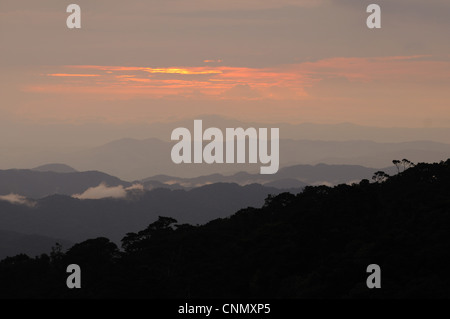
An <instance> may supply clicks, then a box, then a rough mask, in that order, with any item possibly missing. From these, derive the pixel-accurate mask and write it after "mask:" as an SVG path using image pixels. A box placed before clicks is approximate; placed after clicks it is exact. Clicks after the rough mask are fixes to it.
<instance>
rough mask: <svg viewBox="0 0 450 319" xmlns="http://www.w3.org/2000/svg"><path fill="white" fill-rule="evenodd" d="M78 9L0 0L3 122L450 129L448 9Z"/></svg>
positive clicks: (274, 0)
mask: <svg viewBox="0 0 450 319" xmlns="http://www.w3.org/2000/svg"><path fill="white" fill-rule="evenodd" d="M73 2H74V3H77V4H78V5H80V7H81V10H82V28H81V29H79V30H69V29H68V28H67V27H66V18H67V16H68V15H69V14H68V13H66V7H67V5H68V4H70V3H72V2H69V1H61V0H43V1H30V0H28V1H10V0H2V1H1V3H0V43H1V44H0V45H1V59H0V67H1V73H0V81H1V87H0V90H1V91H0V93H1V104H0V116H1V120H0V122H1V123H0V124H5V123H7V125H8V127H9V128H14V127H24V125H28V124H29V125H43V124H46V123H67V124H68V125H72V124H74V123H78V124H79V123H109V124H110V125H119V124H124V123H127V124H133V123H152V122H155V121H163V122H165V121H172V120H177V119H186V118H192V119H194V118H196V117H198V116H200V115H204V114H215V115H221V116H225V117H230V118H234V119H238V120H241V121H253V122H255V121H261V122H269V123H270V122H288V123H303V122H312V123H341V122H351V123H355V124H360V125H370V126H398V127H424V126H427V127H429V126H432V127H450V103H449V101H450V89H449V87H450V43H449V38H448V35H449V34H450V19H449V18H448V17H449V14H450V2H449V1H447V0H432V1H418V0H394V1H392V0H390V1H350V0H336V1H327V0H323V1H310V0H297V1H295V0H258V1H257V0H239V1H237V0H236V1H234V0H227V1H211V0H210V1H206V0H192V1H187V0H164V1H137V0H130V1H118V0H107V1H106V0H95V1H92V0H90V1H85V0H77V1H73ZM373 2H375V3H378V4H379V5H380V6H381V9H382V28H381V29H377V30H370V29H368V28H367V26H366V18H367V16H368V14H367V13H366V7H367V5H368V4H370V3H373ZM27 123H28V124H27ZM5 125H6V124H5ZM3 126H4V125H3Z"/></svg>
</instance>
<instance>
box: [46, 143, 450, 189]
mask: <svg viewBox="0 0 450 319" xmlns="http://www.w3.org/2000/svg"><path fill="white" fill-rule="evenodd" d="M174 144H175V143H174V142H164V141H161V140H158V139H154V138H151V139H145V140H136V139H121V140H117V141H114V142H111V143H108V144H105V145H102V146H100V147H95V148H91V149H89V150H83V151H78V152H74V153H70V154H60V155H58V156H53V157H52V160H53V161H54V160H55V159H57V161H58V162H61V163H65V164H68V165H70V166H72V167H74V168H76V169H77V170H80V171H84V170H99V171H102V172H106V173H108V174H111V175H114V176H117V177H119V178H121V179H123V180H127V181H132V180H137V179H141V178H143V176H152V175H157V174H166V175H173V176H178V177H195V176H200V175H209V174H215V173H219V174H227V175H230V174H234V173H237V172H240V171H246V172H253V173H257V172H259V168H260V166H261V164H178V165H177V164H174V163H173V162H172V160H171V157H170V153H171V149H172V147H173V145H174ZM449 157H450V145H449V144H443V143H436V142H426V141H421V142H403V143H375V142H371V141H345V142H338V141H317V140H287V139H283V140H280V166H281V167H286V166H292V165H297V164H319V163H325V164H349V165H362V166H366V167H375V168H381V167H386V166H389V165H390V164H391V163H392V160H394V159H403V158H407V159H409V160H411V161H413V162H438V161H440V160H443V159H446V158H449Z"/></svg>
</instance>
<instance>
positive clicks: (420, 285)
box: [0, 160, 450, 299]
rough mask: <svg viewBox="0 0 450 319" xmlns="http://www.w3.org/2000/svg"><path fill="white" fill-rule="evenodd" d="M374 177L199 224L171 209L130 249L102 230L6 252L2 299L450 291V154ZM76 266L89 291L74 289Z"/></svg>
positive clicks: (438, 294) (434, 294)
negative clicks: (69, 281)
mask: <svg viewBox="0 0 450 319" xmlns="http://www.w3.org/2000/svg"><path fill="white" fill-rule="evenodd" d="M377 176H378V177H380V176H381V177H383V178H376V179H375V180H376V182H372V183H370V182H369V180H362V181H361V182H360V183H358V184H353V185H346V184H341V185H338V186H335V187H327V186H308V187H306V188H305V189H304V191H303V192H301V193H298V194H292V193H282V194H279V195H278V196H268V197H267V198H266V200H265V204H264V206H263V207H261V208H244V209H241V210H239V211H238V212H237V213H236V214H234V215H233V216H231V217H229V218H224V219H217V220H214V221H211V222H209V223H207V224H206V225H201V226H192V225H187V224H184V223H183V222H177V220H175V219H174V218H172V216H170V215H169V214H166V215H163V216H166V217H163V216H160V217H159V219H158V220H157V221H155V222H152V223H150V224H149V225H148V226H147V225H141V228H140V229H142V230H141V231H138V232H130V233H128V234H127V235H126V236H125V237H124V238H123V239H122V248H123V249H124V251H123V252H120V251H119V249H118V247H117V246H116V245H115V244H114V243H112V242H111V241H110V240H109V239H107V238H104V237H98V238H95V239H89V240H87V241H84V242H81V243H79V244H77V245H75V246H73V247H72V248H70V249H69V250H68V251H67V252H65V251H54V252H52V253H51V254H50V256H48V255H43V256H39V257H36V258H30V257H28V256H26V255H18V256H16V257H12V258H8V259H5V260H3V261H1V262H0V282H2V285H0V296H2V297H9V298H11V297H41V298H42V297H47V298H86V297H90V298H92V297H95V298H99V297H103V298H120V297H122V298H190V299H193V298H345V299H347V298H448V297H449V296H450V275H449V274H448V269H449V267H450V259H449V258H448V252H449V250H450V231H449V230H450V229H449V225H450V214H449V211H450V201H449V198H450V160H447V161H446V162H441V163H435V164H424V163H420V164H417V165H416V166H415V167H413V168H409V169H407V170H404V171H400V173H399V174H397V175H395V176H391V177H387V176H386V175H384V174H382V173H379V174H378V175H377ZM166 204H168V202H166ZM215 207H218V205H216V206H215ZM72 263H76V264H78V265H80V267H81V269H82V271H83V287H82V289H74V290H69V289H67V287H66V278H67V274H66V266H67V265H68V264H72ZM370 264H377V265H379V266H380V267H381V272H382V275H381V280H382V282H381V287H382V288H381V289H368V287H367V286H366V279H367V277H368V273H367V272H366V269H367V266H368V265H370ZM25 275H26V276H27V278H29V280H26V281H25V280H22V279H23V278H24V276H25ZM149 287H151V289H149Z"/></svg>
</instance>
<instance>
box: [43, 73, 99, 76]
mask: <svg viewBox="0 0 450 319" xmlns="http://www.w3.org/2000/svg"><path fill="white" fill-rule="evenodd" d="M47 76H56V77H71V76H75V77H92V76H100V75H99V74H68V73H53V74H47Z"/></svg>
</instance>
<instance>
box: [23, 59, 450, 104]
mask: <svg viewBox="0 0 450 319" xmlns="http://www.w3.org/2000/svg"><path fill="white" fill-rule="evenodd" d="M60 69H61V71H62V72H59V73H56V72H55V73H50V74H47V75H48V76H52V77H61V78H62V79H61V80H60V82H59V83H57V84H55V83H54V82H53V83H51V84H50V83H49V84H42V83H40V84H39V85H30V86H28V87H27V90H30V91H35V92H55V93H64V92H79V93H80V94H83V93H86V94H100V95H105V96H108V99H111V98H113V97H116V98H118V99H131V98H133V97H134V96H146V97H149V98H163V97H168V96H171V97H179V98H190V97H194V98H195V97H198V96H199V94H201V95H203V96H205V97H209V98H213V99H241V100H248V99H251V100H255V99H256V100H258V99H272V100H299V99H300V100H301V99H305V98H308V99H314V98H323V96H327V97H329V98H333V94H334V93H333V92H334V91H333V90H331V91H329V92H321V96H316V97H315V96H310V93H308V92H314V90H310V89H311V88H313V87H314V86H316V85H317V83H319V82H321V81H324V80H327V81H328V83H330V81H329V80H330V79H338V78H342V79H346V80H347V81H350V82H360V83H369V82H373V81H378V82H380V83H392V82H393V81H400V82H402V83H409V82H420V81H433V80H439V81H442V80H449V79H450V63H449V62H448V61H434V60H432V59H430V57H428V56H395V57H375V58H343V57H339V58H330V59H324V60H319V61H314V62H304V63H297V64H289V65H282V66H277V67H271V68H246V67H231V66H210V67H155V68H154V67H136V66H97V65H69V66H62V67H60ZM74 69H75V70H95V71H96V73H99V74H71V73H70V72H69V71H70V70H74ZM64 77H80V81H81V82H80V81H77V82H73V81H68V80H64V79H63V78H64ZM83 77H96V81H89V83H88V80H87V79H82V78H83ZM83 81H85V84H83ZM322 87H323V86H322ZM193 92H195V94H194V93H193Z"/></svg>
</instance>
